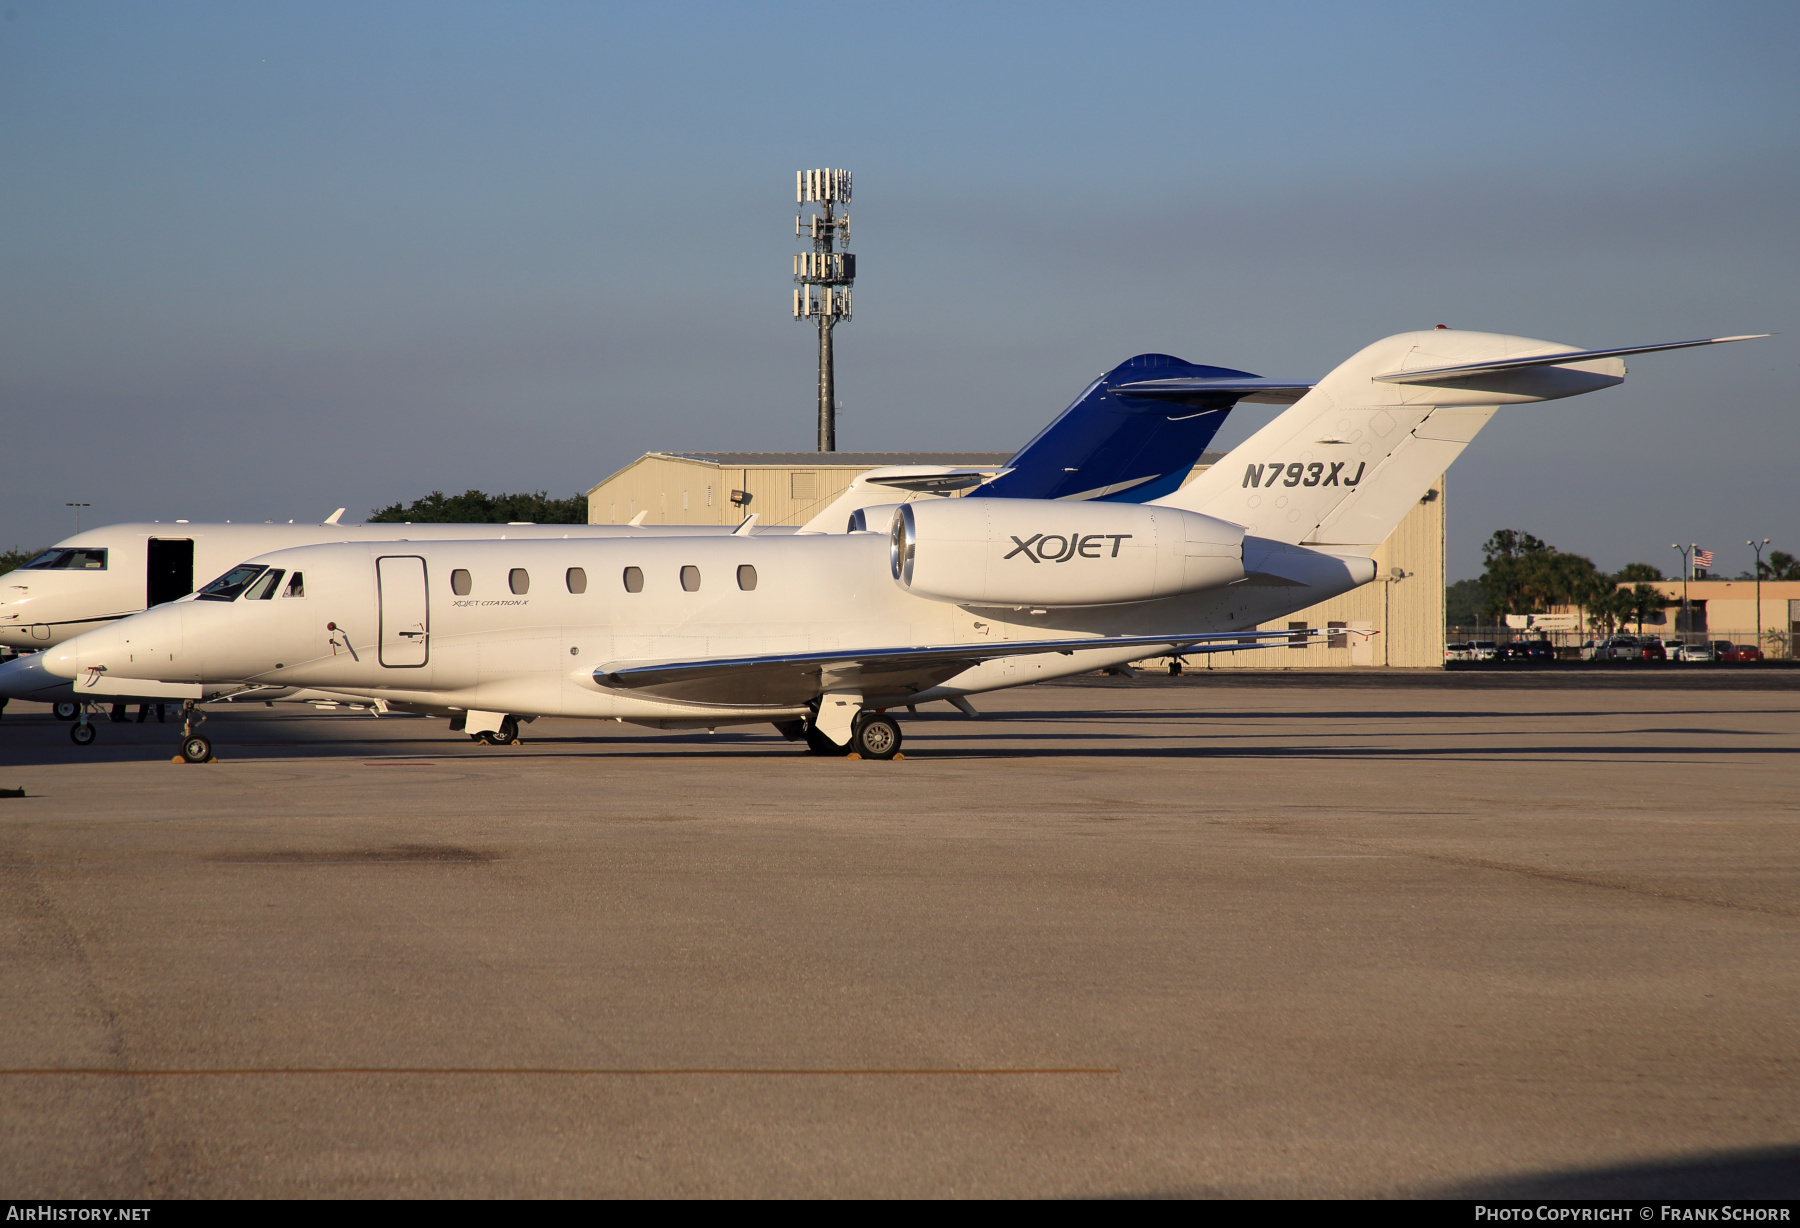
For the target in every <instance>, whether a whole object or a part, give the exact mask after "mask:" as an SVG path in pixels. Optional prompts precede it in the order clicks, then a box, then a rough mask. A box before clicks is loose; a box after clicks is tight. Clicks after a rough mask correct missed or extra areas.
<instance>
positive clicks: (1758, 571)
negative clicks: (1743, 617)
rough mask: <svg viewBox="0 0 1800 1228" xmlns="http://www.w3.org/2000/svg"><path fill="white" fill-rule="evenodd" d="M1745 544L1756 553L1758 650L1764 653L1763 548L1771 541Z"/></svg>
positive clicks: (1763, 540)
mask: <svg viewBox="0 0 1800 1228" xmlns="http://www.w3.org/2000/svg"><path fill="white" fill-rule="evenodd" d="M1744 544H1745V545H1746V546H1748V547H1750V548H1751V549H1752V550H1754V551H1756V648H1757V651H1758V652H1761V651H1762V552H1763V547H1764V546H1766V545H1768V544H1769V539H1768V538H1766V537H1765V538H1763V539H1762V540H1761V541H1757V540H1756V539H1755V538H1754V537H1753V538H1751V539H1750V540H1749V541H1747V542H1745V543H1744Z"/></svg>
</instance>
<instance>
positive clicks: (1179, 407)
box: [967, 354, 1305, 503]
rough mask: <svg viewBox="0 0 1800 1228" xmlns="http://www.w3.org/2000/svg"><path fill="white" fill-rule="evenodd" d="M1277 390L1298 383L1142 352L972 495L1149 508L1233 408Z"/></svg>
mask: <svg viewBox="0 0 1800 1228" xmlns="http://www.w3.org/2000/svg"><path fill="white" fill-rule="evenodd" d="M1269 386H1280V387H1294V386H1293V385H1283V384H1281V382H1280V381H1268V380H1260V379H1258V378H1257V377H1256V376H1253V375H1251V374H1250V373H1249V372H1247V371H1234V370H1231V369H1230V368H1228V367H1205V366H1197V365H1195V364H1194V363H1190V362H1183V361H1182V360H1181V359H1179V358H1175V357H1173V356H1171V355H1168V354H1139V355H1138V356H1137V357H1136V358H1131V359H1127V360H1126V361H1125V362H1122V363H1120V364H1119V365H1118V366H1116V367H1114V368H1113V369H1112V370H1111V371H1108V372H1107V373H1106V374H1105V375H1103V376H1101V377H1100V378H1099V379H1097V380H1095V381H1094V382H1093V383H1092V384H1090V385H1088V387H1087V389H1086V390H1085V391H1084V392H1083V393H1082V394H1081V395H1080V396H1079V397H1077V398H1075V403H1074V404H1073V405H1071V406H1069V408H1067V409H1065V410H1064V411H1063V412H1062V414H1061V415H1060V416H1058V417H1057V418H1056V420H1055V421H1053V422H1052V423H1050V425H1049V426H1047V427H1045V428H1044V429H1043V430H1041V431H1039V432H1038V433H1037V435H1036V436H1034V437H1033V438H1032V440H1031V442H1030V443H1028V444H1026V445H1025V446H1024V447H1023V448H1021V449H1019V451H1018V453H1017V454H1016V455H1015V456H1014V457H1013V458H1012V460H1011V461H1009V462H1008V468H1007V472H1005V473H1003V474H1001V475H1000V476H999V477H997V478H995V479H994V480H993V481H992V482H989V483H987V484H986V485H984V486H983V487H981V489H979V490H975V491H971V492H970V493H969V495H968V496H967V497H969V498H998V499H1103V500H1108V501H1110V502H1115V503H1145V502H1148V501H1149V500H1151V499H1154V498H1156V497H1157V496H1159V495H1166V494H1168V493H1169V492H1171V491H1173V490H1175V489H1177V488H1178V487H1180V485H1181V483H1182V482H1184V481H1185V480H1187V475H1188V474H1189V473H1190V472H1192V470H1193V468H1194V464H1195V462H1197V461H1198V460H1199V459H1200V454H1201V452H1203V451H1205V449H1206V445H1207V444H1209V443H1211V442H1212V437H1213V436H1214V435H1215V434H1217V433H1218V430H1219V427H1220V426H1221V425H1223V423H1224V421H1225V417H1226V415H1227V414H1228V413H1230V411H1231V407H1232V406H1233V405H1235V404H1236V403H1237V402H1238V401H1239V400H1240V399H1242V398H1244V397H1245V396H1250V395H1267V391H1268V387H1269ZM1299 387H1305V386H1304V385H1300V386H1299Z"/></svg>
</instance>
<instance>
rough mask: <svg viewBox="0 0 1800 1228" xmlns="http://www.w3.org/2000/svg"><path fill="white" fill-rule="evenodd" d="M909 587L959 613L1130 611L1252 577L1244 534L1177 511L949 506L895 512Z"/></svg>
mask: <svg viewBox="0 0 1800 1228" xmlns="http://www.w3.org/2000/svg"><path fill="white" fill-rule="evenodd" d="M891 534H892V544H891V546H890V548H889V557H890V561H891V563H892V566H893V571H894V579H895V581H896V582H897V583H898V584H899V585H900V586H901V587H902V588H904V589H906V590H907V591H908V592H910V593H914V594H917V595H918V596H920V597H929V598H932V599H933V600H936V601H953V602H955V603H957V604H958V605H994V606H1030V607H1039V608H1046V609H1047V608H1049V607H1052V606H1093V605H1124V604H1127V603H1129V602H1134V601H1154V600H1155V599H1157V598H1159V597H1172V596H1174V595H1175V594H1177V593H1191V592H1193V591H1195V590H1196V589H1203V588H1217V587H1219V586H1221V585H1226V584H1231V583H1234V582H1235V581H1238V580H1241V579H1243V578H1244V530H1243V529H1242V528H1241V527H1239V526H1238V525H1235V524H1230V523H1228V522H1226V521H1223V520H1215V519H1214V518H1213V517H1211V516H1202V515H1199V514H1197V513H1194V512H1183V511H1178V510H1176V509H1175V508H1172V507H1153V506H1150V505H1147V504H1139V503H1073V502H1069V501H1067V500H1061V499H1058V500H1049V499H943V500H935V499H934V500H930V501H927V502H923V503H908V504H905V505H904V506H902V507H900V508H899V509H898V510H896V511H895V512H894V519H893V527H892V529H891Z"/></svg>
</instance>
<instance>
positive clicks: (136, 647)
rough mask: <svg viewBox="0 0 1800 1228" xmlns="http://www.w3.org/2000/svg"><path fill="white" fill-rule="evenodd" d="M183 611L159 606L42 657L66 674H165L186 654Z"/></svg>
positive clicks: (52, 669)
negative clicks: (87, 672) (92, 672)
mask: <svg viewBox="0 0 1800 1228" xmlns="http://www.w3.org/2000/svg"><path fill="white" fill-rule="evenodd" d="M181 615H182V611H181V607H180V606H178V605H166V606H158V607H156V608H155V609H153V610H145V611H144V612H143V613H142V614H134V615H132V616H131V617H130V618H121V619H120V620H119V621H118V622H115V623H108V624H107V625H106V626H103V627H96V628H95V629H94V630H92V631H88V632H85V633H83V634H81V635H78V636H76V637H75V638H74V639H72V640H66V641H64V642H63V643H61V644H58V645H57V646H56V647H54V648H49V649H46V650H45V651H44V652H43V653H42V654H41V655H42V656H43V658H44V668H45V669H47V670H49V671H50V672H51V673H53V674H56V675H58V676H60V677H63V678H76V677H79V676H80V675H81V674H82V673H84V672H86V671H88V670H94V669H99V670H104V671H106V673H108V674H109V675H111V676H113V677H115V678H164V677H167V676H168V675H170V673H171V671H172V668H173V667H174V666H175V663H176V662H177V661H178V660H179V659H180V658H181V657H182V656H183V655H184V653H183V648H184V647H185V637H184V636H183V635H182V617H181Z"/></svg>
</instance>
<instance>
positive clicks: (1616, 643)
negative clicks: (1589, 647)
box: [1594, 635, 1644, 661]
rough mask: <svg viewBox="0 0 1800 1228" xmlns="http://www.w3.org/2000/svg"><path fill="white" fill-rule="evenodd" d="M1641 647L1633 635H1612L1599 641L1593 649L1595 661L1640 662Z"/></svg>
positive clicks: (1642, 650) (1642, 656) (1641, 658)
mask: <svg viewBox="0 0 1800 1228" xmlns="http://www.w3.org/2000/svg"><path fill="white" fill-rule="evenodd" d="M1643 659H1644V649H1643V645H1641V644H1639V643H1638V638H1637V636H1635V635H1613V636H1608V637H1607V638H1606V639H1603V640H1601V641H1600V644H1599V646H1598V647H1596V648H1595V649H1594V660H1596V661H1642V660H1643Z"/></svg>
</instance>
